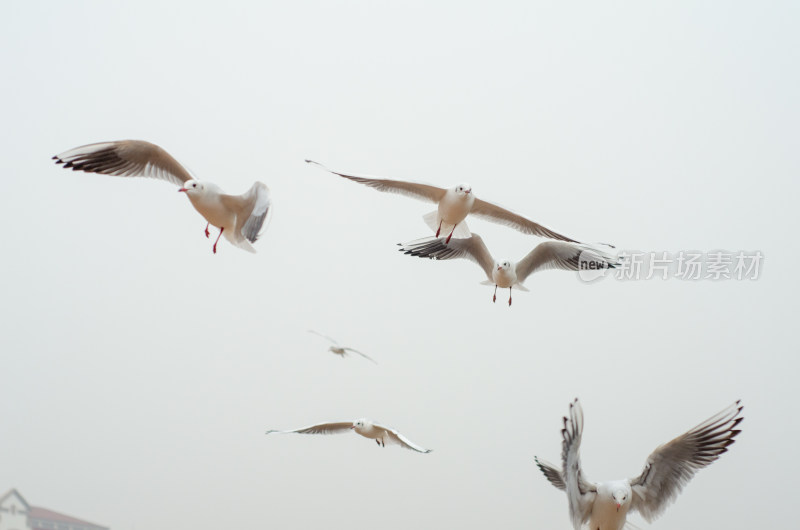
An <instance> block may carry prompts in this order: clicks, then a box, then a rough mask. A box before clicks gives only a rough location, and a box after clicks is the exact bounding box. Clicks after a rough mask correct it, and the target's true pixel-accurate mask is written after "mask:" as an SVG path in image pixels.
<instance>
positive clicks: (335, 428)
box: [267, 421, 353, 434]
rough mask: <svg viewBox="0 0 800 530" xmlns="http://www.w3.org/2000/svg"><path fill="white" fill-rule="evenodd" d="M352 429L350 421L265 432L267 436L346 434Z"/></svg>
mask: <svg viewBox="0 0 800 530" xmlns="http://www.w3.org/2000/svg"><path fill="white" fill-rule="evenodd" d="M352 427H353V422H352V421H338V422H331V423H318V424H317V425H312V426H310V427H303V428H301V429H294V430H293V431H276V430H274V429H271V430H269V431H267V434H270V433H273V432H277V433H282V434H289V433H298V434H338V433H342V432H347V431H348V430H349V429H351V428H352Z"/></svg>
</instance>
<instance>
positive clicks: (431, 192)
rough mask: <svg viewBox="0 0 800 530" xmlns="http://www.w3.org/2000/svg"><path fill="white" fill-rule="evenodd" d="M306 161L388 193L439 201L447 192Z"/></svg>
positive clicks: (423, 185)
mask: <svg viewBox="0 0 800 530" xmlns="http://www.w3.org/2000/svg"><path fill="white" fill-rule="evenodd" d="M306 162H308V163H309V164H316V165H318V166H319V167H321V168H322V169H324V170H325V171H328V172H330V173H333V174H334V175H339V176H340V177H344V178H346V179H350V180H352V181H353V182H358V183H359V184H364V185H365V186H369V187H370V188H374V189H376V190H378V191H383V192H388V193H399V194H400V195H406V196H408V197H413V198H415V199H420V200H423V201H430V202H436V203H438V202H439V201H440V200H442V197H444V194H445V192H446V190H444V189H442V188H438V187H436V186H431V185H429V184H421V183H418V182H408V181H405V180H391V179H384V178H376V177H366V176H364V177H360V176H357V175H348V174H346V173H339V172H338V171H333V170H332V169H328V168H327V167H325V166H323V165H322V164H320V163H319V162H314V161H313V160H306Z"/></svg>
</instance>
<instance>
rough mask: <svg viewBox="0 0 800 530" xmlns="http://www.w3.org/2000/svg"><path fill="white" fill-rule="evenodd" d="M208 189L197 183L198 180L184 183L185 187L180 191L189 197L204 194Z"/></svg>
mask: <svg viewBox="0 0 800 530" xmlns="http://www.w3.org/2000/svg"><path fill="white" fill-rule="evenodd" d="M205 189H206V185H205V184H203V183H202V182H197V181H196V180H187V181H186V182H184V183H183V187H182V188H181V189H179V190H178V191H179V192H180V191H182V192H184V193H186V194H187V195H194V194H199V193H203V192H204V191H205Z"/></svg>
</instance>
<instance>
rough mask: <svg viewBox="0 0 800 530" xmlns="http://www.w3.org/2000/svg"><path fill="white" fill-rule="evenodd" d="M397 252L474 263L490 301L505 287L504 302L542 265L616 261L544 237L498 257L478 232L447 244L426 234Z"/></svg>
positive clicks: (609, 265) (599, 265)
mask: <svg viewBox="0 0 800 530" xmlns="http://www.w3.org/2000/svg"><path fill="white" fill-rule="evenodd" d="M399 246H400V249H399V250H400V252H404V253H406V254H410V255H412V256H419V257H421V258H431V259H436V260H446V259H456V258H464V259H469V260H472V261H474V262H475V263H477V264H478V265H480V266H481V268H482V269H483V272H484V273H485V274H486V278H487V280H485V281H483V282H481V283H483V284H484V285H494V295H493V296H492V302H494V301H496V300H497V288H498V287H502V288H503V289H505V288H508V305H511V289H512V288H516V289H519V290H520V291H527V290H528V289H527V288H525V286H524V285H522V284H523V282H524V281H525V280H526V279H527V278H528V276H530V275H531V274H533V273H534V272H537V271H540V270H545V269H564V270H568V271H577V270H579V269H581V268H592V269H613V268H614V267H616V266H617V265H618V264H619V261H618V260H617V258H616V257H614V256H612V255H610V254H606V253H604V252H601V251H599V250H596V249H592V248H590V247H588V246H586V245H582V244H579V243H567V242H566V241H545V242H544V243H539V244H538V245H536V246H535V247H534V249H533V250H531V251H530V252H529V253H528V255H527V256H525V257H524V258H522V259H521V260H519V261H517V262H514V261H507V260H503V261H498V260H495V259H494V258H493V257H492V255H491V254H490V253H489V249H488V248H486V245H485V244H484V242H483V239H482V238H481V236H479V235H478V234H476V233H475V232H473V233H472V236H471V237H468V238H466V239H455V240H453V241H452V242H451V243H450V244H449V245H448V244H447V243H446V242H445V241H444V238H441V237H440V238H435V237H426V238H423V239H417V240H416V241H410V242H408V243H400V244H399Z"/></svg>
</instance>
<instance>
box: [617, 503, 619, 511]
mask: <svg viewBox="0 0 800 530" xmlns="http://www.w3.org/2000/svg"><path fill="white" fill-rule="evenodd" d="M617 511H619V503H617Z"/></svg>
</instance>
